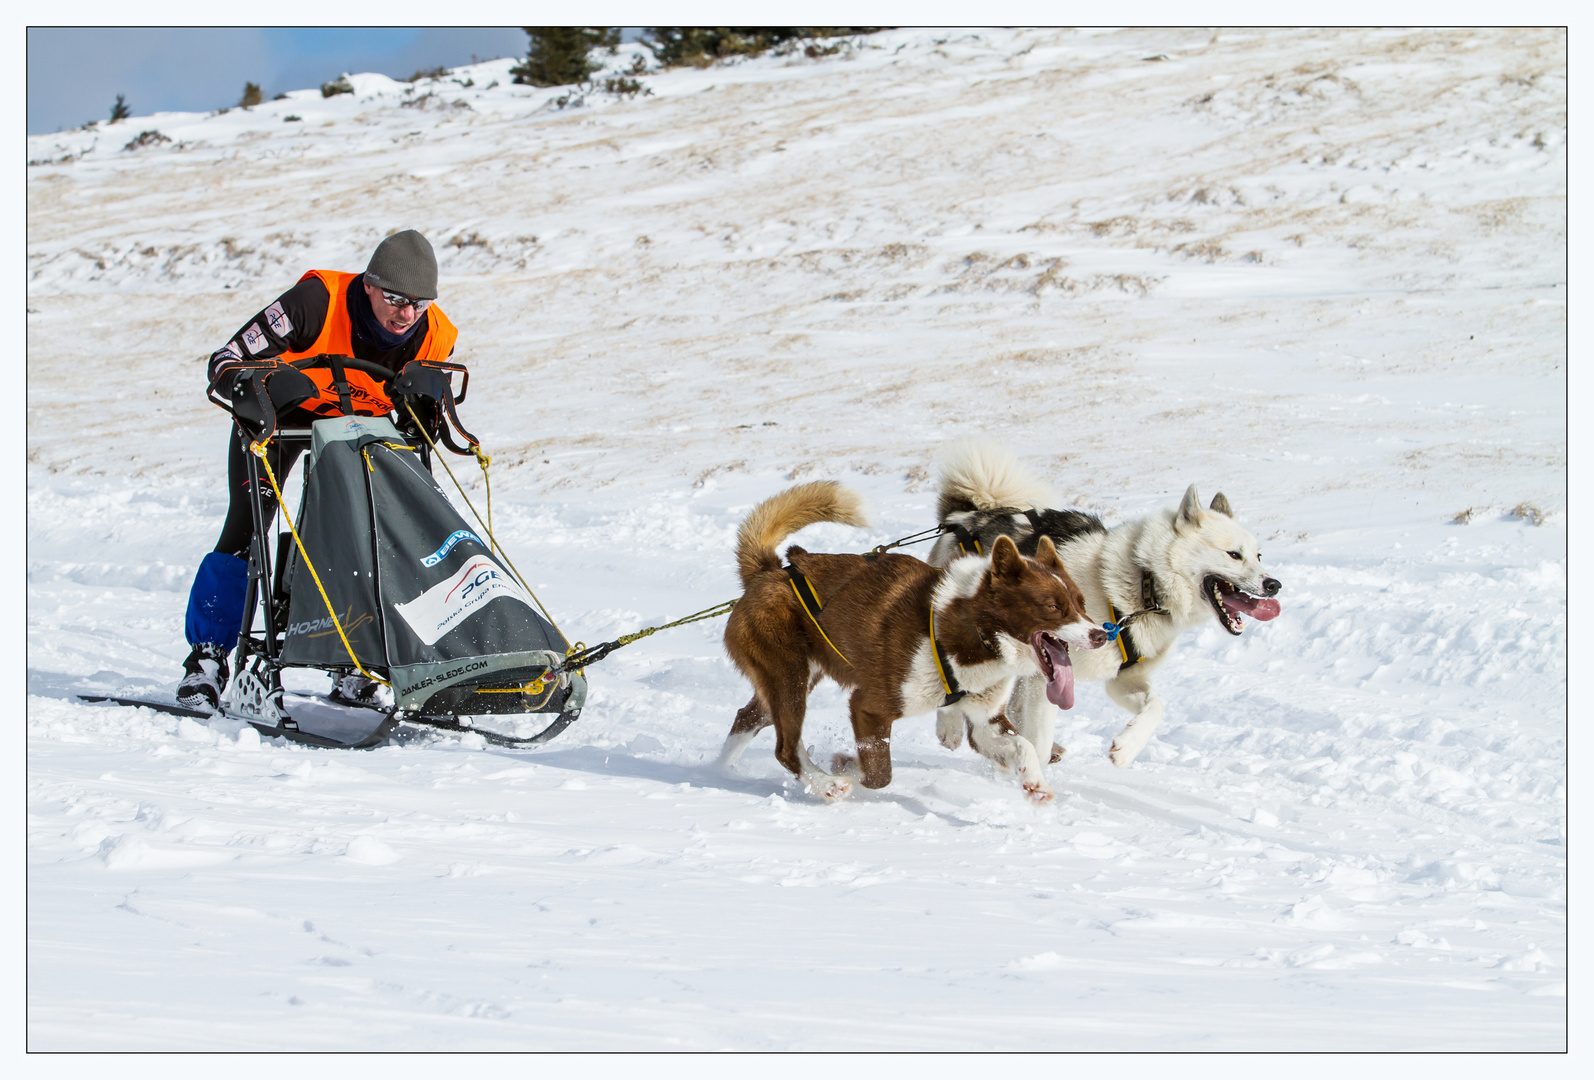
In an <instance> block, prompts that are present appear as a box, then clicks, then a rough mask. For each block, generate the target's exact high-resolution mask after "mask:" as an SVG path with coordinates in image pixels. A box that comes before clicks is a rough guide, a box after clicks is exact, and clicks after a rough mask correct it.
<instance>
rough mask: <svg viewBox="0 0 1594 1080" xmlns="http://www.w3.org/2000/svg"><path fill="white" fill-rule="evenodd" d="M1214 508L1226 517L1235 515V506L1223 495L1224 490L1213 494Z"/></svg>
mask: <svg viewBox="0 0 1594 1080" xmlns="http://www.w3.org/2000/svg"><path fill="white" fill-rule="evenodd" d="M1212 509H1213V510H1216V511H1217V512H1218V513H1220V514H1222V515H1223V516H1224V517H1226V518H1231V517H1233V516H1234V508H1233V507H1232V506H1230V505H1229V500H1228V499H1226V498H1224V497H1223V492H1221V491H1220V492H1218V493H1217V494H1216V495H1214V496H1212Z"/></svg>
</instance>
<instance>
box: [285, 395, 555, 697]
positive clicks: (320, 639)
mask: <svg viewBox="0 0 1594 1080" xmlns="http://www.w3.org/2000/svg"><path fill="white" fill-rule="evenodd" d="M306 468H307V470H308V473H307V476H308V479H307V481H306V487H305V495H304V503H303V505H302V506H301V508H300V512H299V535H300V536H301V537H302V538H303V540H304V545H305V549H306V551H307V552H308V553H309V555H310V557H311V558H312V559H313V560H315V566H316V570H317V571H318V572H319V574H320V577H321V584H322V586H324V587H325V589H326V593H327V598H328V599H329V600H330V601H331V603H332V608H333V610H334V611H336V612H337V613H338V620H339V622H340V623H341V624H342V626H343V632H344V633H345V634H346V635H347V636H348V638H349V644H350V645H351V646H353V648H354V651H355V654H356V655H357V656H358V657H359V659H360V663H361V664H363V665H364V666H365V667H366V668H367V669H368V670H371V671H375V672H377V673H379V674H381V673H385V674H387V675H388V677H389V679H390V680H391V681H392V683H393V690H394V696H395V699H396V703H397V704H398V705H399V706H400V707H401V708H403V707H415V708H420V707H421V706H422V705H423V704H424V703H425V702H426V701H427V700H429V699H431V698H432V697H434V696H435V695H436V694H437V693H438V692H439V691H440V690H442V689H444V688H447V687H449V686H452V685H455V684H475V683H483V682H492V681H493V680H492V676H493V675H495V674H497V675H499V676H500V677H501V678H507V677H514V678H520V677H522V676H523V677H524V678H526V679H529V678H530V677H531V675H530V674H529V673H530V672H533V671H537V670H542V669H546V668H548V667H551V666H553V665H555V664H557V663H558V662H559V661H560V660H562V659H563V657H564V654H565V651H566V649H567V648H568V644H567V643H566V641H565V639H564V638H563V636H561V635H560V633H559V632H558V631H557V630H555V629H554V627H553V626H552V624H550V623H549V622H548V620H547V619H545V618H544V617H543V616H542V614H541V613H540V612H538V611H537V610H536V606H535V603H534V601H533V600H532V598H531V596H530V595H529V594H528V593H527V592H526V590H525V589H524V588H522V587H521V585H520V583H519V582H518V581H516V580H515V577H514V575H513V574H511V573H510V571H509V569H508V567H507V566H505V565H504V563H503V562H502V561H501V560H500V559H499V558H498V557H497V556H495V555H494V554H493V553H492V551H491V550H489V547H488V545H487V543H486V541H485V539H484V538H483V537H481V536H479V535H478V532H477V530H476V529H475V528H473V527H471V526H469V525H467V524H466V523H465V520H464V519H463V518H462V517H461V516H460V515H459V513H458V511H456V510H455V509H454V507H453V505H452V504H451V503H450V502H449V501H448V499H447V497H446V496H445V495H444V494H443V490H442V488H440V487H439V486H438V484H437V481H435V480H434V479H432V475H431V473H430V472H428V471H427V470H426V469H425V468H424V467H423V466H422V465H421V462H420V459H419V457H418V455H417V454H416V453H415V452H414V451H413V450H411V449H410V447H409V445H408V444H407V443H406V442H405V441H404V439H403V437H402V436H400V435H399V433H398V430H397V429H396V428H394V427H393V424H392V423H391V422H390V421H389V420H387V419H386V418H384V417H366V416H359V417H336V418H333V419H328V420H318V421H316V422H315V424H314V425H312V437H311V449H310V460H309V463H308V464H307V466H306ZM289 596H290V600H289V614H288V625H287V627H286V633H285V636H284V640H283V652H282V658H283V660H284V661H285V662H287V663H289V664H303V665H307V666H314V667H348V666H350V662H349V654H348V651H347V650H346V649H345V648H344V645H343V642H342V641H341V640H340V639H339V637H338V633H337V629H336V628H335V627H334V626H333V625H332V620H331V618H330V617H329V616H328V614H327V604H326V601H324V600H323V599H322V597H321V593H320V591H319V590H318V589H317V588H316V583H315V581H314V580H313V579H312V578H311V576H310V573H309V572H308V570H307V569H306V567H305V566H304V565H303V560H302V559H297V558H296V559H295V560H294V566H293V572H292V574H291V577H290V592H289ZM483 711H485V710H483Z"/></svg>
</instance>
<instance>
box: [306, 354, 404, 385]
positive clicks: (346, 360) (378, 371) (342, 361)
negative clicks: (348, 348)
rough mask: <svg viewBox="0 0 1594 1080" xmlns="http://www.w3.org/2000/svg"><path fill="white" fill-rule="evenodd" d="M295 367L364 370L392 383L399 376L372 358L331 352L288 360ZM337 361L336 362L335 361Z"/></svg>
mask: <svg viewBox="0 0 1594 1080" xmlns="http://www.w3.org/2000/svg"><path fill="white" fill-rule="evenodd" d="M288 362H289V363H290V364H292V365H293V366H294V367H295V368H298V369H299V370H300V371H304V370H305V369H306V368H332V369H333V370H336V368H337V367H342V368H345V369H347V370H349V371H363V372H365V373H366V374H367V375H374V376H376V377H377V378H378V379H380V380H382V381H383V382H385V383H390V382H392V381H393V380H394V379H396V378H398V375H397V373H395V372H393V371H389V370H388V369H387V368H385V367H383V366H382V365H381V364H376V363H372V362H371V361H370V360H356V359H355V358H354V357H352V356H333V355H332V354H331V353H322V354H321V355H320V356H307V357H305V358H304V359H303V360H290V361H288ZM334 362H336V363H334Z"/></svg>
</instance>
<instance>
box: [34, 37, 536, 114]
mask: <svg viewBox="0 0 1594 1080" xmlns="http://www.w3.org/2000/svg"><path fill="white" fill-rule="evenodd" d="M525 52H526V35H525V34H524V33H523V32H522V31H521V30H520V29H519V28H518V27H513V26H500V27H446V28H431V27H427V28H419V27H385V28H381V29H372V28H364V27H274V28H251V27H216V28H178V29H160V28H145V27H132V28H106V27H55V28H51V27H39V28H29V30H28V133H29V134H30V135H31V134H38V133H41V132H50V131H57V130H59V129H61V128H68V127H77V126H78V125H80V124H83V123H85V122H87V121H89V120H104V119H107V118H108V117H109V116H110V114H111V103H112V102H113V101H115V100H116V95H117V94H125V95H126V97H127V103H128V104H129V105H130V106H131V107H132V109H133V112H134V113H135V115H142V114H145V113H152V112H160V111H162V110H184V111H194V112H205V111H209V110H211V109H219V108H222V107H224V106H228V105H236V104H238V99H239V97H241V96H242V94H243V88H244V83H245V82H253V83H258V84H259V85H260V87H261V89H262V90H263V91H264V92H265V94H266V96H267V97H268V98H269V97H271V96H272V95H274V94H276V93H278V92H279V91H283V90H303V89H307V88H310V87H315V86H319V85H321V84H322V83H323V82H326V81H327V80H329V79H334V78H336V77H337V76H338V75H339V74H341V73H342V72H345V71H350V72H358V71H376V72H381V73H382V74H384V75H391V76H393V77H394V78H396V79H402V78H406V77H408V76H409V75H410V74H412V73H413V72H415V71H417V70H419V69H422V68H432V67H437V66H438V65H439V64H441V65H444V66H447V67H453V66H457V65H459V64H468V63H470V61H471V56H472V55H473V54H474V55H475V56H476V57H477V58H478V59H482V60H489V59H492V58H494V57H499V56H524V55H525Z"/></svg>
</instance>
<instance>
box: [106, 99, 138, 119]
mask: <svg viewBox="0 0 1594 1080" xmlns="http://www.w3.org/2000/svg"><path fill="white" fill-rule="evenodd" d="M132 115H133V110H132V109H130V108H128V105H127V99H126V98H125V97H123V96H122V95H121V94H117V95H116V104H114V105H112V106H111V123H113V124H114V123H116V122H117V121H118V120H126V119H127V118H128V117H129V116H132Z"/></svg>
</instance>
